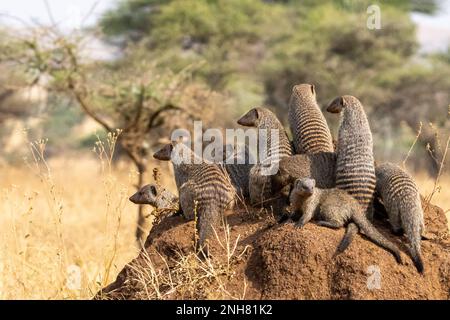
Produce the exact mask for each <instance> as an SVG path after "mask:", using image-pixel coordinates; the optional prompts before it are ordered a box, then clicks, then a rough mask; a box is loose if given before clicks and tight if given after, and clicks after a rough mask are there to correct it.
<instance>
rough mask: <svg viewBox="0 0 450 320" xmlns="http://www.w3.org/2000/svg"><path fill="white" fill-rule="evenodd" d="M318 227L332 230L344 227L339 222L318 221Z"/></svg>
mask: <svg viewBox="0 0 450 320" xmlns="http://www.w3.org/2000/svg"><path fill="white" fill-rule="evenodd" d="M317 225H319V226H322V227H327V228H331V229H340V228H341V227H342V225H341V224H340V223H339V222H337V221H317Z"/></svg>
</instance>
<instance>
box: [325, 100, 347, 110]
mask: <svg viewBox="0 0 450 320" xmlns="http://www.w3.org/2000/svg"><path fill="white" fill-rule="evenodd" d="M344 103H345V100H344V97H337V98H336V99H334V100H333V101H331V103H330V104H329V105H328V107H327V111H328V112H330V113H339V112H341V111H342V109H343V108H344Z"/></svg>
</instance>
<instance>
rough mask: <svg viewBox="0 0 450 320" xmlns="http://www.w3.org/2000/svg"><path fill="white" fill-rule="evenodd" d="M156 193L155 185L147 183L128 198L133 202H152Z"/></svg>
mask: <svg viewBox="0 0 450 320" xmlns="http://www.w3.org/2000/svg"><path fill="white" fill-rule="evenodd" d="M156 195H157V190H156V187H155V186H154V185H152V184H148V185H146V186H143V187H142V188H141V189H140V190H139V191H137V192H136V193H135V194H133V195H132V196H131V197H130V199H129V200H130V201H131V202H133V203H134V204H152V202H153V201H154V200H155V197H156Z"/></svg>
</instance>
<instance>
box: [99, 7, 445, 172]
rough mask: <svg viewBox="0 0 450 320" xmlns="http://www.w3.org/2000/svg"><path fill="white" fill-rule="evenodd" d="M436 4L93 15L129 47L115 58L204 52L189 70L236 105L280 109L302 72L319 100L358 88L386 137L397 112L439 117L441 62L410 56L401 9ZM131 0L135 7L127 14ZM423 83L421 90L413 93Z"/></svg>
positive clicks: (169, 60) (190, 58)
mask: <svg viewBox="0 0 450 320" xmlns="http://www.w3.org/2000/svg"><path fill="white" fill-rule="evenodd" d="M374 4H376V5H379V7H380V9H381V29H379V30H377V29H375V30H370V29H368V28H367V19H368V17H369V14H368V13H367V8H368V7H369V6H370V5H374ZM439 5H440V1H438V0H437V1H433V0H426V1H418V0H393V1H372V0H370V1H369V0H362V1H353V0H338V1H328V0H318V1H313V0H284V1H281V0H278V1H277V0H272V1H262V0H261V1H250V0H243V1H238V0H228V1H225V0H200V1H197V0H195V1H194V0H171V1H165V2H162V1H152V0H128V1H126V0H122V1H121V2H120V4H119V5H118V6H117V8H114V9H112V10H111V11H110V12H109V13H108V14H107V15H106V16H105V18H104V19H103V20H102V21H101V23H100V24H101V27H102V28H103V30H104V34H105V37H106V38H107V39H109V40H110V41H115V42H118V43H121V45H122V46H124V47H126V46H127V47H128V48H132V49H131V50H129V51H125V56H124V59H134V58H135V57H136V56H135V54H136V52H138V51H139V52H140V54H139V56H143V55H144V56H145V55H152V56H157V57H159V58H160V60H159V61H160V63H161V64H162V65H166V66H170V68H172V69H173V70H180V69H181V68H183V66H184V65H186V64H189V63H193V62H197V61H205V62H206V64H205V67H204V68H202V69H201V70H200V72H199V73H197V74H196V75H197V76H200V77H201V78H203V79H204V80H205V81H206V82H207V83H208V84H210V85H211V86H212V87H213V88H215V89H217V90H221V91H223V92H226V93H228V94H229V95H230V96H231V97H232V98H233V99H234V100H235V105H237V106H239V105H240V104H243V105H241V106H240V107H235V109H237V110H238V111H235V112H236V113H237V112H242V111H243V109H242V108H245V109H247V108H249V107H250V106H253V105H252V104H255V103H263V102H264V101H265V102H266V103H268V104H270V105H272V106H273V107H275V108H276V109H277V110H278V113H279V114H280V116H281V118H285V115H286V112H285V111H286V107H287V102H288V100H289V96H290V93H291V88H292V86H293V85H294V84H296V83H301V82H310V83H315V84H316V86H317V90H318V98H319V103H321V104H322V105H324V104H326V103H327V102H328V101H330V100H331V99H332V98H334V97H335V96H337V95H341V94H352V95H355V96H357V97H359V98H360V99H361V100H362V102H363V103H364V105H365V106H366V108H367V112H368V113H369V116H370V118H371V120H372V121H371V122H372V124H373V127H374V131H380V132H382V131H383V130H385V128H381V126H386V125H388V126H389V127H390V128H391V129H390V130H391V131H394V132H391V136H392V137H395V136H396V132H395V131H396V130H398V126H397V125H396V123H398V122H399V121H400V120H405V121H406V122H407V124H408V125H409V126H410V127H411V128H412V129H414V130H415V129H416V128H417V126H418V123H419V121H423V122H424V123H428V122H433V123H434V124H436V125H437V124H439V126H441V125H442V119H443V115H445V114H446V112H447V111H446V109H447V105H448V102H446V100H445V98H446V97H448V92H450V90H449V88H450V87H449V85H448V80H447V79H449V78H450V71H449V67H448V62H447V63H445V62H442V61H444V60H445V59H441V63H439V64H438V63H435V62H432V61H430V59H429V58H428V57H421V58H419V56H420V54H419V52H418V42H417V39H416V33H415V25H414V23H413V22H412V20H411V17H410V13H411V12H421V13H426V14H433V13H435V12H436V11H437V10H438V8H439ZM137 8H139V10H140V12H142V15H143V16H140V15H136V16H133V15H132V14H130V13H131V12H133V10H137ZM144 13H146V14H144ZM130 19H132V20H130ZM112 25H114V26H113V27H111V26H112ZM136 35H138V36H136ZM136 48H138V49H136ZM424 88H428V92H427V93H426V94H421V95H420V99H419V100H420V102H419V100H417V99H418V94H419V92H423V90H424ZM447 101H448V100H447ZM406 106H408V109H406ZM424 110H427V112H424ZM383 119H386V120H388V121H387V122H386V121H382V120H383ZM332 124H334V125H336V121H332ZM434 136H435V134H434V133H433V130H425V129H424V132H423V136H422V137H421V139H422V140H421V141H422V142H423V144H424V145H425V144H427V143H430V144H431V145H432V146H436V145H437V141H436V139H435V138H433V137H434ZM432 149H437V148H434V147H432ZM435 172H436V170H435Z"/></svg>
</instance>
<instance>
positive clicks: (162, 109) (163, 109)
mask: <svg viewBox="0 0 450 320" xmlns="http://www.w3.org/2000/svg"><path fill="white" fill-rule="evenodd" d="M170 110H183V108H180V107H178V106H176V105H173V104H171V103H168V104H165V105H163V106H162V107H160V108H159V109H158V110H156V111H155V112H154V113H153V114H152V116H151V117H150V120H149V122H148V127H147V132H148V131H150V130H151V129H152V128H153V127H154V125H155V122H156V119H157V118H158V117H159V116H160V115H161V114H162V113H163V112H166V111H170Z"/></svg>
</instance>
